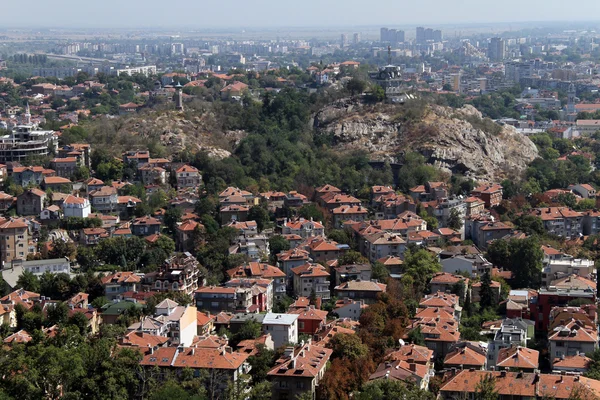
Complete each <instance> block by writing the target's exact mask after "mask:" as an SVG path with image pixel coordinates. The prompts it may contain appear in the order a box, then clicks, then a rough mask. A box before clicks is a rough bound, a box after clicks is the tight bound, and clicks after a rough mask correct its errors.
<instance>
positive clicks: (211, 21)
mask: <svg viewBox="0 0 600 400" xmlns="http://www.w3.org/2000/svg"><path fill="white" fill-rule="evenodd" d="M2 3H3V4H2V15H3V18H2V20H3V23H2V25H4V26H7V25H10V26H23V27H24V26H29V27H34V26H35V25H37V26H40V27H42V26H54V27H59V26H64V27H71V26H77V27H85V26H93V27H122V28H127V27H153V26H154V27H157V28H158V27H173V26H175V25H177V21H179V22H180V23H181V24H182V25H185V26H186V27H193V28H197V29H201V28H203V27H206V28H214V27H265V28H266V27H285V26H294V27H302V26H319V27H326V26H331V27H339V26H359V25H390V26H402V25H415V24H426V23H429V24H458V23H472V22H484V23H485V22H521V21H582V20H588V21H589V20H593V19H600V1H599V0H579V1H577V2H575V3H571V2H570V1H565V0H500V1H498V0H493V1H490V0H458V1H457V0H454V1H452V0H429V1H427V0H421V1H418V0H417V1H415V0H374V1H373V0H369V1H365V0H299V1H291V0H277V1H276V0H221V1H219V0H177V1H162V0H160V1H159V0H144V1H142V0H103V1H99V2H97V1H81V0H58V1H48V0H28V1H17V0H4V1H2Z"/></svg>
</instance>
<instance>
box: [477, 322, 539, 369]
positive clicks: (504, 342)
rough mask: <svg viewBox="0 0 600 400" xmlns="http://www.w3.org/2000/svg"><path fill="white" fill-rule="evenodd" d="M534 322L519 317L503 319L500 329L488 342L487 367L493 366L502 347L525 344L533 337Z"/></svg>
mask: <svg viewBox="0 0 600 400" xmlns="http://www.w3.org/2000/svg"><path fill="white" fill-rule="evenodd" d="M534 326H535V324H534V322H533V321H530V320H527V319H521V318H513V319H505V320H503V321H502V323H501V326H500V329H499V330H497V331H496V333H495V334H494V338H493V339H491V340H490V341H489V342H488V368H490V367H495V366H496V361H497V360H498V354H499V353H500V351H501V350H502V349H505V348H508V347H517V346H526V345H527V342H528V341H529V340H530V339H532V338H533V335H534Z"/></svg>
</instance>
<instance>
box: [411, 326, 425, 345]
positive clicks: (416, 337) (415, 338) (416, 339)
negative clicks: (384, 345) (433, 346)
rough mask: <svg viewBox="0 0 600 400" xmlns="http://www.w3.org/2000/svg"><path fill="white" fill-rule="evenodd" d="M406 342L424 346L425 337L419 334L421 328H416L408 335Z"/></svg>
mask: <svg viewBox="0 0 600 400" xmlns="http://www.w3.org/2000/svg"><path fill="white" fill-rule="evenodd" d="M408 341H409V342H411V343H413V344H417V345H419V346H425V337H424V336H423V333H421V327H420V326H417V327H416V328H415V329H413V330H412V331H410V332H409V333H408Z"/></svg>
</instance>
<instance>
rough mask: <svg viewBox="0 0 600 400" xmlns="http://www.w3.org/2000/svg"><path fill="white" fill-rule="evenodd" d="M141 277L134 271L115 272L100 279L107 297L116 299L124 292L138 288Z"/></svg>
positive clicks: (134, 290)
mask: <svg viewBox="0 0 600 400" xmlns="http://www.w3.org/2000/svg"><path fill="white" fill-rule="evenodd" d="M141 280H142V279H141V278H140V277H139V276H138V275H137V274H135V273H134V272H115V273H113V274H110V275H107V276H105V277H103V278H102V279H101V283H102V287H103V288H104V293H105V296H106V298H107V299H109V300H113V299H116V298H117V297H118V296H119V295H121V294H123V293H125V292H131V291H133V292H137V291H138V290H140V288H141V285H140V282H141Z"/></svg>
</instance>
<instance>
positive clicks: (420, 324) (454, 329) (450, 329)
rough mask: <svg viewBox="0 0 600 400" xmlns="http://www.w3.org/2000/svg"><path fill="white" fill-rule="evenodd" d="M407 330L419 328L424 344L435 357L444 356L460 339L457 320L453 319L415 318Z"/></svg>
mask: <svg viewBox="0 0 600 400" xmlns="http://www.w3.org/2000/svg"><path fill="white" fill-rule="evenodd" d="M408 329H409V331H412V330H414V329H419V330H420V331H421V334H422V335H423V340H424V342H425V346H427V348H428V349H430V350H433V352H434V354H435V355H436V357H446V354H448V353H449V352H450V351H451V349H452V348H454V346H455V345H456V343H457V342H458V341H459V340H460V332H459V330H458V322H457V321H456V320H455V319H441V318H425V319H419V320H415V321H414V322H413V323H412V324H410V325H409V326H408Z"/></svg>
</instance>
